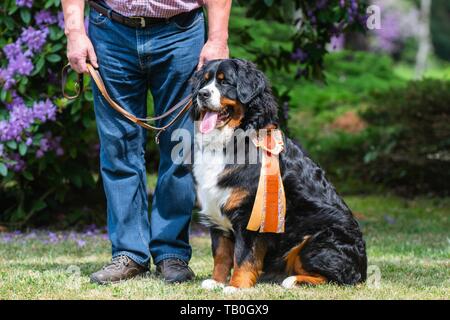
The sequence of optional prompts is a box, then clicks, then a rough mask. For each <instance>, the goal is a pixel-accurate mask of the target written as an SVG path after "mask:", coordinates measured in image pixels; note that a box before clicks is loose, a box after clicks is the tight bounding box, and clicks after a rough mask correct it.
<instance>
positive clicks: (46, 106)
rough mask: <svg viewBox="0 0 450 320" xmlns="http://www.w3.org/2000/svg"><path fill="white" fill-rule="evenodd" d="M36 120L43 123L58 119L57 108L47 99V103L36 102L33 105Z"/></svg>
mask: <svg viewBox="0 0 450 320" xmlns="http://www.w3.org/2000/svg"><path fill="white" fill-rule="evenodd" d="M33 115H34V118H35V119H37V120H40V121H42V122H44V121H46V120H55V119H56V106H55V105H54V104H53V103H52V102H51V101H50V99H47V100H45V101H40V102H35V103H34V105H33Z"/></svg>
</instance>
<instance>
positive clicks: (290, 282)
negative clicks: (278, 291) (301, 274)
mask: <svg viewBox="0 0 450 320" xmlns="http://www.w3.org/2000/svg"><path fill="white" fill-rule="evenodd" d="M296 284H297V277H296V276H292V277H287V278H286V279H284V280H283V283H282V284H281V285H282V286H283V287H284V288H286V289H292V288H294V287H295V285H296Z"/></svg>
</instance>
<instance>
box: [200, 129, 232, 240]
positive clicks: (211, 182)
mask: <svg viewBox="0 0 450 320" xmlns="http://www.w3.org/2000/svg"><path fill="white" fill-rule="evenodd" d="M228 134H229V132H227V130H226V129H223V130H214V131H213V132H211V133H210V135H211V136H209V137H206V138H207V139H206V140H207V141H205V139H204V138H205V136H206V135H201V134H197V135H196V137H195V144H196V145H195V156H194V168H193V173H194V177H195V180H196V182H197V196H198V200H199V202H200V205H201V207H202V209H201V211H200V214H201V218H202V222H203V223H204V224H205V225H207V226H210V227H215V228H218V229H220V230H223V231H225V232H232V231H233V227H232V224H231V221H230V220H229V219H228V218H227V217H226V216H224V215H222V211H221V208H222V207H223V206H224V205H225V203H226V202H227V200H228V198H229V196H230V193H231V190H230V189H227V188H221V187H219V186H218V185H217V182H218V180H219V176H220V174H221V173H222V172H223V170H224V168H225V165H226V161H225V155H224V153H223V152H221V148H220V141H224V140H223V139H226V138H227V135H228ZM214 151H215V152H214Z"/></svg>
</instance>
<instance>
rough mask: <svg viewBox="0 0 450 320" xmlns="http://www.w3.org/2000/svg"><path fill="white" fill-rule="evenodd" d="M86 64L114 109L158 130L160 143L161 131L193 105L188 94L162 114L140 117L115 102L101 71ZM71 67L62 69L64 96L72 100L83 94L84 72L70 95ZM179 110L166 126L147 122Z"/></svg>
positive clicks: (148, 127) (142, 125) (132, 119)
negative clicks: (69, 76)
mask: <svg viewBox="0 0 450 320" xmlns="http://www.w3.org/2000/svg"><path fill="white" fill-rule="evenodd" d="M86 65H87V68H88V71H89V74H90V75H91V78H92V79H93V80H94V82H95V84H96V85H97V88H98V89H99V91H100V93H101V94H102V96H103V97H104V98H105V100H106V101H107V102H108V103H109V105H110V106H111V108H113V109H114V110H116V111H117V112H119V113H120V114H122V115H123V116H124V117H125V118H127V119H128V120H130V121H131V122H134V123H136V124H137V125H140V126H141V127H143V128H145V129H147V130H155V131H157V134H156V136H155V141H156V143H159V135H160V134H161V132H163V131H165V130H166V129H167V128H169V127H170V126H171V125H172V124H174V123H175V122H176V121H177V120H178V119H180V117H181V116H182V115H183V114H184V113H185V112H186V111H187V110H189V108H190V107H191V106H192V99H191V95H188V96H186V97H185V98H183V99H182V100H181V101H180V102H178V103H177V104H176V105H174V106H173V107H171V108H170V109H169V110H167V111H166V112H164V113H163V114H162V115H160V116H156V117H148V118H138V117H136V116H135V115H133V114H132V113H130V112H128V111H127V110H125V109H124V108H122V107H121V106H120V105H119V104H118V103H117V102H115V101H114V100H113V99H112V98H111V96H110V95H109V94H108V91H107V90H106V86H105V84H104V82H103V79H102V77H101V76H100V73H99V72H98V70H96V69H95V68H94V67H93V66H92V65H91V64H90V63H86ZM69 69H71V67H70V64H67V65H65V66H64V67H63V69H62V71H61V80H62V81H61V82H62V93H63V96H64V97H65V98H66V99H69V100H72V99H75V98H78V97H79V96H80V95H81V93H82V92H83V74H78V80H77V82H76V84H75V85H76V90H77V91H76V93H75V95H73V96H69V95H67V94H66V92H65V86H66V81H67V74H68V72H69ZM177 110H180V111H179V112H178V113H177V114H176V115H175V117H174V118H172V119H171V120H170V121H169V122H168V123H167V124H166V125H164V126H161V127H157V126H153V125H150V124H148V123H147V122H149V121H157V120H162V119H164V118H167V117H169V116H170V115H172V114H174V113H175V111H177Z"/></svg>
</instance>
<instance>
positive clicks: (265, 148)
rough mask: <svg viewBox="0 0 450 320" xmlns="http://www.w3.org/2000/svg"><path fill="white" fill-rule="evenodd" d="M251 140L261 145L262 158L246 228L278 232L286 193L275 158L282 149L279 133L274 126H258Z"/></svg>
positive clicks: (282, 226) (282, 223) (284, 213)
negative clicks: (263, 128)
mask: <svg viewBox="0 0 450 320" xmlns="http://www.w3.org/2000/svg"><path fill="white" fill-rule="evenodd" d="M264 133H266V134H264ZM252 141H253V143H254V144H255V146H256V147H257V148H260V149H262V162H261V173H260V176H259V183H258V190H257V192H256V197H255V202H254V204H253V210H252V213H251V216H250V220H249V222H248V225H247V229H248V230H251V231H258V230H259V232H272V233H282V232H284V223H285V216H286V196H285V193H284V187H283V180H282V179H281V173H280V162H279V154H280V152H282V151H283V150H284V143H283V136H282V134H281V131H280V130H278V129H272V130H261V131H260V132H259V133H258V135H257V136H254V137H253V138H252Z"/></svg>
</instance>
